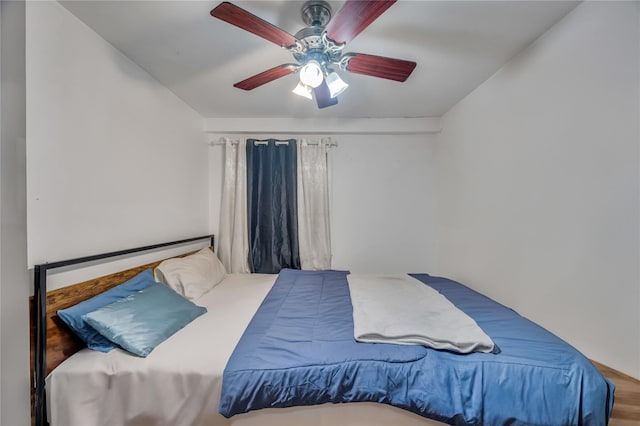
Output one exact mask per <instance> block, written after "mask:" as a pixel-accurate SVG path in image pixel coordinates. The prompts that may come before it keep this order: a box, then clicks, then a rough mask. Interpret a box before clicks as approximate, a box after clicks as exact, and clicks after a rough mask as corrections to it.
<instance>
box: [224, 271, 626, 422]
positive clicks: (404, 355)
mask: <svg viewBox="0 0 640 426" xmlns="http://www.w3.org/2000/svg"><path fill="white" fill-rule="evenodd" d="M347 274H348V272H341V271H323V272H311V271H294V270H283V271H281V272H280V275H279V277H278V279H277V281H276V283H275V284H274V287H273V289H272V290H271V291H270V293H269V294H268V295H267V297H266V298H265V300H264V302H263V303H262V305H261V306H260V308H259V309H258V312H257V313H256V314H255V316H254V318H253V319H252V321H251V323H250V324H249V326H248V327H247V330H246V331H245V333H244V335H243V336H242V338H241V339H240V342H239V343H238V345H237V346H236V349H235V350H234V352H233V354H232V356H231V358H230V360H229V362H228V364H227V366H226V369H225V372H224V377H223V384H222V396H221V400H220V406H219V411H220V413H221V414H222V415H224V416H225V417H231V416H233V415H235V414H239V413H243V412H247V411H250V410H256V409H260V408H267V407H289V406H296V405H314V404H322V403H326V402H333V403H337V402H356V401H375V402H380V403H385V404H391V405H394V406H397V407H400V408H404V409H406V410H409V411H412V412H414V413H417V414H419V415H421V416H424V417H427V418H431V419H435V420H440V421H442V422H446V423H449V424H455V425H500V424H511V425H517V424H520V425H605V424H606V423H607V422H608V419H609V416H610V414H611V409H612V407H613V392H614V386H613V384H612V383H610V382H608V381H607V380H606V379H605V378H604V377H603V376H602V375H601V374H600V373H599V372H598V370H596V369H595V368H594V367H593V365H592V364H591V363H590V362H589V360H588V359H586V358H585V357H584V356H583V355H582V354H580V353H579V352H578V351H577V350H576V349H574V348H573V347H571V346H570V345H568V344H567V343H565V342H564V341H562V340H561V339H559V338H558V337H556V336H554V335H553V334H551V333H550V332H548V331H546V330H545V329H543V328H542V327H540V326H538V325H536V324H534V323H532V322H531V321H529V320H527V319H525V318H523V317H521V316H520V315H518V314H517V313H516V312H514V311H513V310H511V309H508V308H506V307H504V306H502V305H500V304H498V303H496V302H494V301H493V300H491V299H489V298H487V297H484V296H482V295H481V294H479V293H476V292H474V291H473V290H471V289H469V288H467V287H465V286H463V285H462V284H459V283H457V282H454V281H451V280H449V279H445V278H438V277H432V276H429V275H426V274H415V275H413V276H414V277H415V278H417V279H419V280H420V281H422V282H424V283H425V284H427V285H430V286H431V287H433V288H434V289H436V290H438V291H439V292H440V293H442V294H443V295H444V296H446V297H447V298H448V299H449V300H450V301H451V302H452V303H453V304H455V305H456V306H457V307H458V308H460V309H461V310H463V311H464V312H466V313H467V315H469V316H471V317H472V318H474V319H475V320H476V322H477V323H478V325H479V326H480V327H481V328H482V329H483V330H484V331H485V332H486V333H487V334H488V335H489V336H490V337H491V339H492V340H493V341H494V342H495V344H496V345H497V346H498V347H499V348H500V353H498V354H485V353H472V354H466V355H461V354H455V353H451V352H446V351H438V350H433V349H428V348H425V347H423V346H400V345H392V344H372V343H358V342H356V341H355V340H354V337H353V318H352V307H351V298H350V296H349V287H348V283H347V280H346V276H347Z"/></svg>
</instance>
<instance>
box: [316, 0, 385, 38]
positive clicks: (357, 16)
mask: <svg viewBox="0 0 640 426" xmlns="http://www.w3.org/2000/svg"><path fill="white" fill-rule="evenodd" d="M396 1H397V0H347V1H346V2H345V4H344V6H342V8H341V9H340V10H339V11H338V13H336V15H335V16H334V17H333V19H331V21H329V24H327V27H326V31H327V36H328V37H329V38H330V39H331V40H333V41H334V42H335V43H337V44H343V43H348V42H350V41H351V40H353V39H354V38H356V36H357V35H358V34H360V33H361V32H362V31H363V30H364V29H365V28H367V27H368V26H369V25H371V23H372V22H373V21H375V20H376V19H378V17H379V16H380V15H382V14H383V13H384V12H385V11H386V10H387V9H389V8H390V7H391V6H393V4H394V3H395V2H396Z"/></svg>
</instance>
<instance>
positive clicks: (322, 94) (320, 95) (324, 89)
mask: <svg viewBox="0 0 640 426" xmlns="http://www.w3.org/2000/svg"><path fill="white" fill-rule="evenodd" d="M313 94H314V95H315V96H316V103H317V104H318V108H326V107H328V106H331V105H335V104H337V103H338V98H332V97H331V92H329V86H327V83H326V82H325V81H324V80H323V81H322V84H320V86H318V87H316V88H315V89H313Z"/></svg>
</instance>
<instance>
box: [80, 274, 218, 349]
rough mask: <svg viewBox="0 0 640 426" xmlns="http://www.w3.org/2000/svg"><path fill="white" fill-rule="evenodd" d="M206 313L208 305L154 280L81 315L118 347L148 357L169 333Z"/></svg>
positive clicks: (171, 333)
mask: <svg viewBox="0 0 640 426" xmlns="http://www.w3.org/2000/svg"><path fill="white" fill-rule="evenodd" d="M205 312H207V309H206V308H203V307H201V306H196V305H195V304H194V303H193V302H190V301H189V300H187V299H185V298H184V297H182V296H180V295H179V294H178V293H176V292H175V291H173V290H171V289H170V288H169V287H167V286H165V285H163V284H160V283H155V284H153V285H152V286H150V287H148V288H146V289H144V290H141V291H139V292H137V293H133V294H130V295H129V296H127V297H125V298H124V299H120V300H117V301H115V302H113V303H111V304H109V305H107V306H104V307H102V308H100V309H98V310H95V311H93V312H89V313H87V314H85V315H83V316H82V318H83V319H84V320H85V321H86V322H88V323H89V324H90V325H91V326H92V327H93V328H95V329H96V330H98V331H99V332H100V334H102V335H103V336H104V337H106V338H107V339H109V340H111V341H112V342H114V343H116V344H117V345H118V346H120V347H122V348H123V349H125V350H127V351H129V352H131V353H132V354H135V355H138V356H140V357H146V356H147V355H149V353H150V352H151V351H152V350H153V349H154V348H155V347H156V346H158V345H159V344H160V343H162V342H164V341H165V340H166V339H167V338H169V336H171V335H173V334H174V333H175V332H176V331H178V330H180V329H181V328H183V327H184V326H185V325H187V324H189V323H190V322H191V321H193V320H194V319H196V318H197V317H199V316H200V315H202V314H204V313H205Z"/></svg>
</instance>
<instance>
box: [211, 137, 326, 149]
mask: <svg viewBox="0 0 640 426" xmlns="http://www.w3.org/2000/svg"><path fill="white" fill-rule="evenodd" d="M226 139H228V138H225V137H221V138H220V139H218V140H217V141H211V142H210V143H209V144H210V145H225V144H226ZM300 139H301V140H302V139H304V140H306V141H307V145H319V144H320V140H321V139H326V140H327V147H329V148H331V147H334V146H335V147H337V146H338V141H334V140H333V139H331V138H321V139H317V138H316V139H311V140H309V139H305V138H300ZM238 142H239V140H238V139H232V140H231V144H232V145H237V144H238ZM267 143H268V142H267V141H265V140H258V141H256V142H255V144H256V145H266V144H267ZM288 143H289V142H287V141H281V140H276V145H288Z"/></svg>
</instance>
